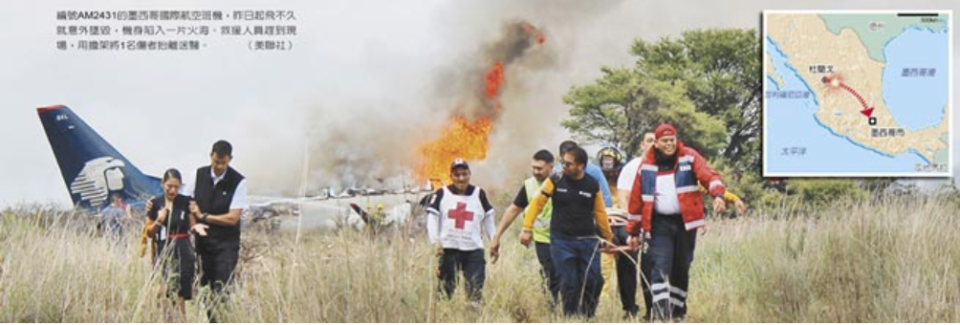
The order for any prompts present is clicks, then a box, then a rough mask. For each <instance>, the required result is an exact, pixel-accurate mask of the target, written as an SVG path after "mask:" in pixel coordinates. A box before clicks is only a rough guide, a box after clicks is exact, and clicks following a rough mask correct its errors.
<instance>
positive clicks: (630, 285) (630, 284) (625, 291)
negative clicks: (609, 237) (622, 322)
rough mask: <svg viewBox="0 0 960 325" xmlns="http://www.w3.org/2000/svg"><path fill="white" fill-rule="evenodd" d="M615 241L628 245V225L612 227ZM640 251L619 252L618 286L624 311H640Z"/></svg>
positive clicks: (633, 313) (618, 243)
mask: <svg viewBox="0 0 960 325" xmlns="http://www.w3.org/2000/svg"><path fill="white" fill-rule="evenodd" d="M611 230H613V242H614V244H616V245H626V244H627V239H628V238H629V235H628V234H627V231H626V227H624V226H616V227H612V228H611ZM639 254H640V252H638V251H633V252H620V253H618V254H617V288H618V289H619V291H620V305H621V306H623V311H625V312H628V313H630V314H631V315H636V314H637V312H639V311H640V306H637V262H639V260H637V257H638V256H639Z"/></svg>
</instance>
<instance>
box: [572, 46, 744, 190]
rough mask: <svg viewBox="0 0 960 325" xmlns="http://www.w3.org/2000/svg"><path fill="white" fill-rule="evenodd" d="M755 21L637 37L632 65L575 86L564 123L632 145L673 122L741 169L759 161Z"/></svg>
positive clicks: (589, 135) (593, 137)
mask: <svg viewBox="0 0 960 325" xmlns="http://www.w3.org/2000/svg"><path fill="white" fill-rule="evenodd" d="M759 43H760V42H759V40H758V39H757V36H756V31H755V30H752V29H746V30H745V29H710V30H691V31H686V32H683V33H682V34H681V36H680V38H678V39H669V38H664V39H661V40H659V41H657V42H656V43H648V42H646V41H643V40H636V41H635V42H634V44H633V46H632V48H631V54H632V55H634V56H635V57H636V58H637V61H636V64H635V65H634V66H633V67H631V68H618V69H612V68H603V69H602V71H603V76H602V77H601V78H600V79H599V80H598V81H597V82H596V83H595V84H591V85H586V86H577V87H573V89H571V91H570V93H568V95H567V96H565V98H564V102H565V103H567V104H569V105H571V106H572V108H571V109H570V116H571V118H570V119H568V120H566V121H564V123H563V125H564V127H566V128H567V129H568V130H570V131H571V132H572V133H574V134H576V135H578V136H581V137H583V138H585V139H586V140H588V141H599V142H604V143H609V144H613V145H619V146H621V148H623V149H625V150H626V151H628V152H630V153H634V152H635V151H636V149H637V148H638V146H639V143H640V140H641V139H642V137H643V132H644V131H650V130H652V128H654V127H656V125H657V124H659V123H662V122H668V123H672V124H674V125H675V126H676V127H677V128H678V130H679V131H680V133H681V138H682V139H683V140H684V141H685V142H686V143H688V144H690V145H692V146H694V147H696V148H697V149H699V150H700V151H701V152H702V153H704V154H705V155H706V156H708V157H721V158H723V159H725V160H727V161H729V166H730V167H731V168H732V169H733V170H734V171H735V172H737V173H743V172H745V171H747V170H755V171H759V166H760V161H761V159H760V130H761V127H760V96H761V88H760V86H761V82H762V78H761V75H760V74H761V72H760V47H759Z"/></svg>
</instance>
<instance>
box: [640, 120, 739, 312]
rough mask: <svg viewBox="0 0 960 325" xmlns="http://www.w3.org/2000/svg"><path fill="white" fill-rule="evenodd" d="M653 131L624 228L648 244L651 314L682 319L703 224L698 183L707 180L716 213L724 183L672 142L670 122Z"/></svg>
mask: <svg viewBox="0 0 960 325" xmlns="http://www.w3.org/2000/svg"><path fill="white" fill-rule="evenodd" d="M654 135H655V138H656V139H655V142H654V148H653V150H649V151H647V152H646V154H645V155H644V157H643V161H642V163H641V165H640V171H639V173H638V174H637V176H636V177H635V179H634V182H633V189H632V190H631V194H630V202H629V205H628V211H629V213H630V220H629V222H628V223H627V232H628V233H629V234H630V240H629V242H630V244H631V246H633V247H638V246H639V242H640V240H639V236H640V234H641V231H642V232H643V234H644V236H645V237H646V238H647V242H648V243H649V245H650V246H649V248H648V249H649V251H648V254H649V257H650V259H651V262H652V263H651V271H650V272H651V274H650V275H651V276H650V290H651V293H652V295H653V315H652V317H653V318H654V319H657V320H669V319H681V320H682V319H683V318H684V317H685V316H686V311H687V305H686V302H687V288H688V285H689V274H690V265H691V264H692V263H693V252H694V248H695V245H696V239H697V229H698V228H700V227H703V226H704V225H705V222H704V219H703V218H704V207H703V200H702V198H701V196H700V192H699V190H698V189H697V181H699V182H700V183H703V184H707V187H708V190H709V192H710V196H711V197H713V198H714V199H713V209H714V211H715V212H717V213H721V212H723V210H724V209H726V203H725V202H724V200H723V196H724V193H725V192H726V187H724V185H723V182H722V180H721V178H720V174H719V173H717V172H716V171H715V170H713V169H712V168H710V166H708V165H707V162H706V161H705V160H704V159H703V157H702V156H701V155H700V154H699V153H697V152H696V151H695V150H693V149H690V148H687V147H685V146H684V145H683V143H682V142H680V141H678V140H677V130H676V128H674V127H673V126H672V125H669V124H661V125H660V126H658V127H657V129H656V131H655V132H654Z"/></svg>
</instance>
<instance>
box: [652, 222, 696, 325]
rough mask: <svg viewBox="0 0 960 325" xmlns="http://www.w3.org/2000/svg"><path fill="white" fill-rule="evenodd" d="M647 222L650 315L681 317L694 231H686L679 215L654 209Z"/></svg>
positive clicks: (685, 310) (694, 237) (659, 317)
mask: <svg viewBox="0 0 960 325" xmlns="http://www.w3.org/2000/svg"><path fill="white" fill-rule="evenodd" d="M651 226H652V228H651V232H650V235H651V238H650V242H649V243H650V248H649V252H648V254H649V255H650V256H649V257H650V260H651V262H652V265H651V270H650V272H651V273H650V279H651V280H650V292H651V294H652V296H653V297H652V303H653V315H652V316H653V318H655V319H661V320H662V319H670V318H679V317H684V316H685V315H686V313H687V288H688V287H689V283H690V265H691V264H692V263H693V251H694V248H695V247H696V244H697V231H696V230H692V231H687V230H686V228H684V225H683V218H682V217H681V216H680V215H659V214H657V213H654V215H653V220H652V222H651Z"/></svg>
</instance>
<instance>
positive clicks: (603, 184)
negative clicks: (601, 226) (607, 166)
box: [553, 140, 613, 208]
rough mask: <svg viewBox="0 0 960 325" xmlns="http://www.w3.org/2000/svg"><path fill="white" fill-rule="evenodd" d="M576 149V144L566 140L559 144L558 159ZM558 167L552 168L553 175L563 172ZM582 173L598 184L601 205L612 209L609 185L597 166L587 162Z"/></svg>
mask: <svg viewBox="0 0 960 325" xmlns="http://www.w3.org/2000/svg"><path fill="white" fill-rule="evenodd" d="M576 147H579V146H578V145H577V143H576V142H573V140H567V141H564V142H562V143H560V156H558V157H563V154H564V153H566V152H567V151H569V150H570V149H573V148H576ZM560 165H561V164H557V165H554V167H553V173H554V174H557V173H560V172H561V170H563V166H560ZM584 172H586V173H587V175H590V177H593V179H595V180H597V183H600V192H601V193H602V194H603V205H604V206H606V207H607V208H610V207H612V206H613V197H612V196H610V185H609V184H608V183H607V178H606V177H604V176H603V170H600V167H597V165H594V164H593V163H591V162H589V161H588V162H587V167H586V169H584Z"/></svg>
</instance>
